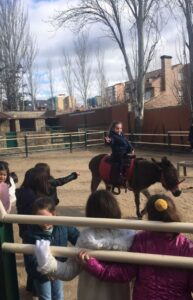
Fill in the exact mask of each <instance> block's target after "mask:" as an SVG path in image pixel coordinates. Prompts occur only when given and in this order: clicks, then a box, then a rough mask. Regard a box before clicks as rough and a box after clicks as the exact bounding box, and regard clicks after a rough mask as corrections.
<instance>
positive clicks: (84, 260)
mask: <svg viewBox="0 0 193 300" xmlns="http://www.w3.org/2000/svg"><path fill="white" fill-rule="evenodd" d="M89 258H90V256H89V255H88V253H87V252H86V251H80V252H79V254H78V255H77V260H78V262H79V263H80V264H86V263H87V261H88V260H89Z"/></svg>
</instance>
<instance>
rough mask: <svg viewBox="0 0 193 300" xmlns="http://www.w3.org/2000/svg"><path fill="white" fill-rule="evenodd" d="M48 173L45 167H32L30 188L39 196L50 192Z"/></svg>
mask: <svg viewBox="0 0 193 300" xmlns="http://www.w3.org/2000/svg"><path fill="white" fill-rule="evenodd" d="M49 179H50V178H49V175H48V172H47V171H45V169H42V168H34V169H33V181H32V185H31V187H32V189H33V190H34V192H35V193H36V194H37V195H39V196H46V195H49V194H50V188H51V184H50V183H49Z"/></svg>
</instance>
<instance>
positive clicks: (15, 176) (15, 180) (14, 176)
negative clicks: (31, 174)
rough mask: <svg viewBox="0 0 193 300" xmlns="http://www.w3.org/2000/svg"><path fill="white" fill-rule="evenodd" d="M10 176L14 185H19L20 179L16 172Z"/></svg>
mask: <svg viewBox="0 0 193 300" xmlns="http://www.w3.org/2000/svg"><path fill="white" fill-rule="evenodd" d="M9 175H10V177H11V178H12V179H13V181H14V183H18V181H19V179H18V176H17V174H16V173H15V172H11V173H10V174H9Z"/></svg>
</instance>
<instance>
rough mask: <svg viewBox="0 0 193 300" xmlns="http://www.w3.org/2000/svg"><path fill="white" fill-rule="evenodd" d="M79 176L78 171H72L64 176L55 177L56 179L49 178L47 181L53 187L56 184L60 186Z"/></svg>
mask: <svg viewBox="0 0 193 300" xmlns="http://www.w3.org/2000/svg"><path fill="white" fill-rule="evenodd" d="M78 176H79V173H77V172H72V173H71V174H70V175H68V176H66V177H61V178H57V179H54V178H52V179H50V180H49V182H50V184H51V185H52V186H54V187H58V186H62V185H64V184H66V183H68V182H70V181H72V180H74V179H77V177H78Z"/></svg>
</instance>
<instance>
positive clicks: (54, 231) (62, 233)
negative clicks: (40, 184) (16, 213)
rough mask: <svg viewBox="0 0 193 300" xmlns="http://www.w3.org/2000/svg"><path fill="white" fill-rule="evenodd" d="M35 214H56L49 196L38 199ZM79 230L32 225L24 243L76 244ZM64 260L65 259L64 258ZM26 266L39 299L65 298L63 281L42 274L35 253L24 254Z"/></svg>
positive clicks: (60, 299) (62, 299) (57, 299)
mask: <svg viewBox="0 0 193 300" xmlns="http://www.w3.org/2000/svg"><path fill="white" fill-rule="evenodd" d="M33 214H35V215H39V216H54V215H55V205H54V203H53V201H52V200H51V199H50V198H48V197H42V198H39V199H37V200H36V201H35V202H34V204H33ZM78 236H79V231H78V230H77V229H76V228H75V227H70V226H69V227H68V226H55V225H54V226H53V225H49V224H43V225H39V226H37V225H36V226H30V228H29V230H28V231H27V232H25V236H24V243H30V244H35V243H36V241H37V240H41V239H43V240H46V241H50V243H51V245H54V246H67V243H68V241H70V242H71V243H72V244H73V245H75V243H76V241H77V238H78ZM63 261H64V260H63ZM24 262H25V268H26V271H27V273H28V275H30V278H31V279H32V280H33V284H34V287H35V290H36V294H37V297H38V299H39V300H64V295H63V283H62V281H60V280H58V279H53V278H51V277H50V276H48V275H42V274H41V273H40V272H39V271H38V270H37V267H38V263H37V260H36V257H35V255H25V256H24ZM57 262H59V258H58V260H57Z"/></svg>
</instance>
